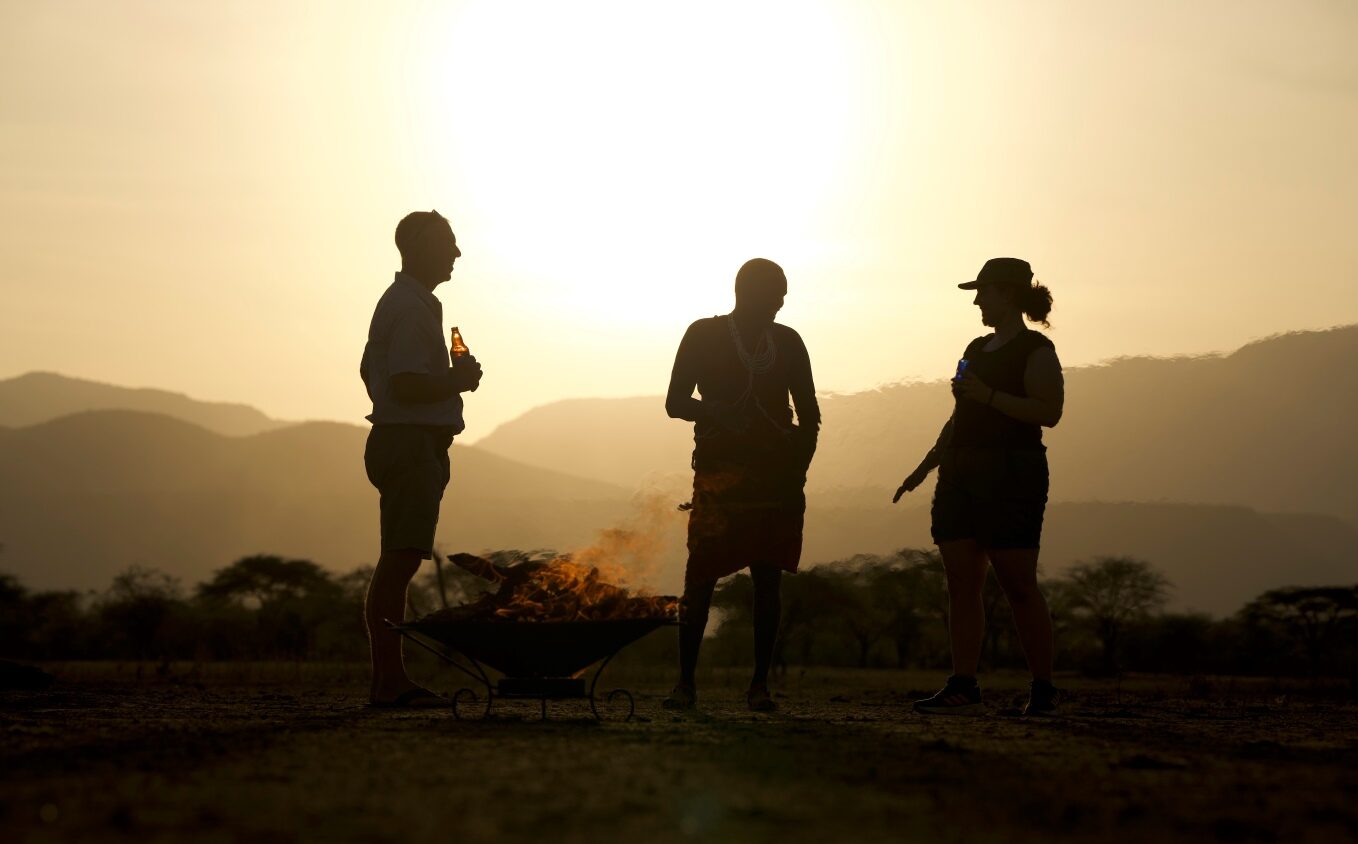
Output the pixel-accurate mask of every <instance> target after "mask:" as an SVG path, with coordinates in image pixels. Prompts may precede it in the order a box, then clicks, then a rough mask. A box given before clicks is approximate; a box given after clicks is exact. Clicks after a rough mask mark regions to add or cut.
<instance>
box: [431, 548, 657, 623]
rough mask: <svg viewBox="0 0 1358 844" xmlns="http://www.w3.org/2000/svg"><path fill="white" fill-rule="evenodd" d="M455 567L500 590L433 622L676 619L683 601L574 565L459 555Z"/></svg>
mask: <svg viewBox="0 0 1358 844" xmlns="http://www.w3.org/2000/svg"><path fill="white" fill-rule="evenodd" d="M448 559H449V560H450V561H451V562H452V563H453V564H454V565H455V566H457V567H458V568H460V569H462V570H463V571H466V572H469V573H471V574H474V575H476V576H477V577H479V578H482V579H484V580H488V581H490V582H491V583H495V584H498V588H497V589H496V590H495V591H494V592H492V593H488V594H486V595H483V596H481V597H480V598H478V599H477V600H475V601H472V602H470V603H467V604H462V605H461V606H456V607H449V608H447V609H443V610H439V611H438V612H435V613H432V614H430V615H428V616H425V619H424V620H427V621H528V622H535V621H536V622H542V621H603V620H608V619H622V618H630V619H650V618H665V619H668V618H674V617H675V615H676V613H677V611H678V607H679V599H678V598H676V597H674V596H672V595H655V596H651V595H634V594H632V593H631V592H630V591H629V590H627V589H624V588H623V587H621V586H614V585H613V584H611V583H605V582H604V581H603V580H601V579H600V574H599V570H598V569H597V568H595V567H593V566H584V565H580V564H578V563H573V562H571V561H570V560H567V559H564V558H559V559H555V560H551V561H530V562H523V563H518V564H516V565H500V564H497V563H494V562H491V561H490V560H487V559H485V558H483V557H478V556H476V555H474V554H453V555H452V556H450V557H449V558H448Z"/></svg>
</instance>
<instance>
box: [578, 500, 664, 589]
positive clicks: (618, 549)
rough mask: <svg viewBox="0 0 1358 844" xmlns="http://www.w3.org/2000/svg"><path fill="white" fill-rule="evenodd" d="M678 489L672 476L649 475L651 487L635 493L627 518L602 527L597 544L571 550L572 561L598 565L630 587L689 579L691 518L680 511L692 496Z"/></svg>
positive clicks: (656, 586) (657, 586)
mask: <svg viewBox="0 0 1358 844" xmlns="http://www.w3.org/2000/svg"><path fill="white" fill-rule="evenodd" d="M676 487H677V484H675V483H674V479H671V478H662V479H648V482H647V484H646V488H644V489H642V490H641V491H639V492H637V493H636V494H635V495H633V496H632V501H631V503H630V509H629V512H628V515H627V516H626V517H625V518H624V519H623V520H622V522H621V523H620V524H618V525H616V526H614V527H611V528H606V529H604V530H601V531H599V533H598V535H597V536H596V537H595V539H594V542H593V543H591V544H590V545H589V546H587V547H585V548H580V549H577V550H576V551H574V552H572V553H571V555H570V557H571V560H572V561H573V562H576V563H579V564H581V565H586V566H593V567H595V568H598V569H599V572H600V574H601V575H603V576H604V577H606V578H607V579H608V580H610V581H611V582H613V583H617V584H621V585H625V586H627V587H628V588H629V589H633V590H645V591H654V590H660V591H662V592H663V591H665V587H669V588H670V589H671V590H672V589H673V588H674V586H675V585H677V584H680V583H682V581H683V570H684V561H685V559H686V557H687V550H686V544H685V531H684V528H685V525H686V524H687V521H688V519H687V516H686V515H685V514H684V513H682V512H680V511H679V510H678V509H677V506H678V504H680V503H681V502H683V501H686V500H687V490H684V492H683V493H682V494H680V493H678V492H677V491H676ZM680 488H681V487H680Z"/></svg>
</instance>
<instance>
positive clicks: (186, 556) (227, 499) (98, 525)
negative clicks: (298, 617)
mask: <svg viewBox="0 0 1358 844" xmlns="http://www.w3.org/2000/svg"><path fill="white" fill-rule="evenodd" d="M366 436H367V431H366V429H363V428H359V427H357V426H352V425H341V424H334V423H306V424H300V425H293V426H289V427H287V428H283V429H279V430H275V431H271V432H268V433H263V434H256V435H253V436H247V437H224V436H221V435H219V434H215V433H212V432H210V431H207V430H204V429H203V428H200V427H197V426H194V425H190V424H188V423H186V422H182V421H180V420H177V419H171V418H169V417H166V416H160V415H154V414H144V413H135V412H128V411H97V412H90V413H82V414H77V415H73V416H69V417H64V418H62V419H58V420H55V421H52V422H47V423H44V424H41V425H36V426H31V427H27V428H20V429H7V430H0V545H3V546H4V548H3V552H0V570H3V571H9V572H13V573H14V574H16V575H18V576H19V577H20V578H21V579H22V580H23V581H24V582H25V583H27V584H29V585H30V586H32V587H34V588H58V587H61V588H69V587H78V588H95V587H97V588H102V587H104V586H106V585H107V584H108V581H109V578H110V577H111V576H112V575H113V574H115V573H116V572H118V571H120V570H122V569H123V568H125V567H126V566H128V565H131V564H134V563H140V564H145V565H151V566H156V567H159V568H163V569H165V570H167V571H170V572H172V573H174V574H175V575H177V576H180V577H183V578H185V579H186V580H187V581H188V582H190V583H192V582H195V581H197V580H199V579H202V578H204V577H205V576H206V575H207V574H208V573H209V572H210V571H211V570H213V569H215V568H218V567H220V566H223V565H226V564H228V563H230V562H232V561H233V560H235V559H237V558H239V557H241V556H243V555H246V554H253V553H258V552H269V553H278V554H285V555H294V556H299V557H306V558H309V559H313V560H316V561H317V562H321V563H324V564H327V565H330V566H332V567H337V568H350V567H353V566H356V565H360V564H364V563H367V564H371V563H373V562H376V558H377V552H378V536H377V492H376V491H375V490H374V489H373V488H372V487H371V486H370V485H369V483H368V480H367V478H366V476H365V474H364V470H363V444H364V439H365V437H366ZM452 462H453V478H452V481H451V483H450V485H449V489H448V492H447V494H446V498H445V504H446V505H447V506H446V507H445V518H444V519H443V520H442V521H441V522H440V525H439V537H440V539H441V540H443V541H448V542H449V544H450V547H455V548H457V549H470V550H479V549H484V548H510V547H519V548H534V547H543V546H555V547H562V548H569V547H574V546H578V545H582V544H585V543H587V542H588V541H589V540H590V539H591V538H592V537H593V535H594V532H595V531H597V530H598V529H599V528H603V527H609V526H611V525H614V524H616V523H617V522H618V521H619V520H620V519H622V518H623V517H624V516H625V515H626V513H627V512H628V502H629V494H628V493H627V491H625V490H622V489H620V488H617V487H613V486H610V485H608V484H604V483H600V482H598V481H590V480H585V479H581V478H573V477H569V476H567V475H563V474H561V473H558V472H552V471H549V470H541V469H536V468H534V467H530V466H524V465H522V464H520V463H516V462H514V461H512V460H507V459H505V458H503V457H498V456H495V455H492V454H487V453H485V452H482V451H480V450H478V449H476V448H474V447H463V446H454V447H453V450H452Z"/></svg>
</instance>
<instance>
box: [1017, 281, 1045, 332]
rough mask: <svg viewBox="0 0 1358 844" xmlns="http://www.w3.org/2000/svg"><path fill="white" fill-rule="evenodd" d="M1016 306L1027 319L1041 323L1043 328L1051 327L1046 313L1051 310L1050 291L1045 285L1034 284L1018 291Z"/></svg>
mask: <svg viewBox="0 0 1358 844" xmlns="http://www.w3.org/2000/svg"><path fill="white" fill-rule="evenodd" d="M1018 306H1019V310H1021V311H1023V313H1024V314H1025V315H1027V317H1028V319H1030V320H1032V321H1033V322H1036V323H1039V324H1041V325H1042V327H1043V328H1051V327H1052V326H1051V323H1050V322H1048V321H1047V315H1048V314H1050V313H1051V310H1052V292H1051V290H1049V289H1048V288H1047V287H1046V286H1045V285H1042V284H1034V285H1033V286H1031V287H1026V288H1024V289H1023V290H1021V291H1019V300H1018Z"/></svg>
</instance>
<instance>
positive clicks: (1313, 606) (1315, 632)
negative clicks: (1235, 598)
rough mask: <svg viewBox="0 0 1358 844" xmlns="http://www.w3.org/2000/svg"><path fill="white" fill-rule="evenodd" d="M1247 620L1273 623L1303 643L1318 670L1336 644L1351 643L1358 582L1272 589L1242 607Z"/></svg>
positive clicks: (1356, 617) (1357, 617)
mask: <svg viewBox="0 0 1358 844" xmlns="http://www.w3.org/2000/svg"><path fill="white" fill-rule="evenodd" d="M1240 614H1241V616H1242V617H1243V618H1244V619H1245V621H1246V622H1248V623H1253V624H1262V625H1264V626H1268V627H1273V628H1276V629H1278V630H1280V632H1282V633H1283V635H1285V636H1287V637H1288V638H1289V639H1291V640H1292V641H1293V642H1294V643H1296V644H1297V645H1298V646H1300V648H1301V650H1302V652H1303V653H1304V654H1305V655H1306V662H1307V667H1308V668H1309V669H1310V670H1311V671H1312V672H1315V671H1317V670H1319V669H1320V668H1321V667H1322V665H1323V664H1324V662H1325V660H1326V658H1327V657H1328V656H1332V655H1334V648H1335V645H1337V644H1341V643H1351V639H1352V631H1353V629H1354V628H1355V627H1358V586H1310V587H1299V586H1289V587H1284V588H1282V589H1270V590H1269V591H1267V592H1265V593H1264V594H1262V595H1260V596H1259V597H1257V598H1255V599H1254V600H1252V601H1250V602H1249V603H1248V604H1246V605H1245V607H1244V608H1243V609H1242V610H1241V611H1240Z"/></svg>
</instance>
